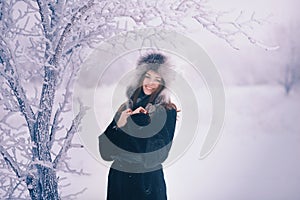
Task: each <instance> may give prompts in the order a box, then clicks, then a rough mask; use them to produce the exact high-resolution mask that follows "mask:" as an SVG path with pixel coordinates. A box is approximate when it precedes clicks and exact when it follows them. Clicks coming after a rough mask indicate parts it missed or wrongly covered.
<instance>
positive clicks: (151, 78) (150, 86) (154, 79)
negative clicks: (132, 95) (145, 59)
mask: <svg viewBox="0 0 300 200" xmlns="http://www.w3.org/2000/svg"><path fill="white" fill-rule="evenodd" d="M161 83H162V78H161V76H160V75H159V74H158V73H156V72H155V71H153V70H149V71H147V72H146V74H145V78H144V81H143V91H144V93H145V94H146V95H150V94H152V93H153V92H155V91H156V90H157V88H158V87H159V85H160V84H161Z"/></svg>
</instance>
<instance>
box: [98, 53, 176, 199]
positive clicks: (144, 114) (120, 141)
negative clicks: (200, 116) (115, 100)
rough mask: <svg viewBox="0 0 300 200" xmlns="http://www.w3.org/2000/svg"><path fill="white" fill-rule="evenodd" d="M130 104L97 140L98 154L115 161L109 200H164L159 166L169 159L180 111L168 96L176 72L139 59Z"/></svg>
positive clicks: (157, 60) (161, 60) (158, 57)
mask: <svg viewBox="0 0 300 200" xmlns="http://www.w3.org/2000/svg"><path fill="white" fill-rule="evenodd" d="M135 72H136V75H137V77H136V79H135V80H136V82H135V83H133V84H131V85H130V86H129V87H128V89H127V96H128V101H127V102H125V103H124V104H122V105H121V106H120V108H119V110H118V111H117V113H116V114H115V117H114V120H113V121H112V122H111V123H110V125H109V126H108V127H107V128H106V130H105V131H104V133H103V134H101V135H100V136H99V150H100V155H101V157H102V158H103V159H104V160H106V161H113V164H112V165H111V168H110V171H109V175H108V188H107V200H135V199H136V200H165V199H167V195H166V184H165V180H164V174H163V170H162V165H161V163H162V162H163V161H164V160H165V159H166V158H167V156H168V152H169V150H170V147H171V143H172V140H173V136H174V131H175V125H176V116H177V111H176V106H175V105H174V104H173V103H171V101H170V99H169V97H168V95H167V88H166V86H167V84H168V83H169V82H170V77H172V74H173V71H172V70H171V69H170V65H169V64H168V63H167V61H166V57H165V56H164V55H162V54H160V53H152V54H149V55H146V56H144V57H141V58H140V60H139V61H138V65H137V68H136V71H135Z"/></svg>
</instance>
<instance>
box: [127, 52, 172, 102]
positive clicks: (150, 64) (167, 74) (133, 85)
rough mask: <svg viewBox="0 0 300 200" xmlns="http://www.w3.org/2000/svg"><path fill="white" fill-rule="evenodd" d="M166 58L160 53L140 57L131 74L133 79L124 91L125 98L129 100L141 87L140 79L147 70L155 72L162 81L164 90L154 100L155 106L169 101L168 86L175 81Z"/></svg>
mask: <svg viewBox="0 0 300 200" xmlns="http://www.w3.org/2000/svg"><path fill="white" fill-rule="evenodd" d="M172 68H173V66H172V65H171V64H170V63H169V61H168V58H167V57H166V56H165V55H163V54H161V53H150V54H147V55H145V56H142V57H141V58H140V59H139V60H138V63H137V67H136V68H135V70H134V72H133V77H132V79H131V82H130V84H129V86H128V87H127V90H126V96H127V98H128V99H130V98H131V97H132V95H133V93H134V91H135V90H136V89H137V88H138V87H140V86H141V78H142V77H143V76H144V75H145V73H146V72H147V71H149V70H153V71H155V72H157V73H158V74H159V75H160V76H161V77H162V80H163V84H164V86H165V88H164V89H163V90H162V91H161V92H160V94H159V95H158V97H157V98H156V99H155V104H162V103H166V102H169V101H170V90H169V88H170V86H171V84H172V82H173V81H174V80H175V77H176V72H175V71H174V70H173V69H172Z"/></svg>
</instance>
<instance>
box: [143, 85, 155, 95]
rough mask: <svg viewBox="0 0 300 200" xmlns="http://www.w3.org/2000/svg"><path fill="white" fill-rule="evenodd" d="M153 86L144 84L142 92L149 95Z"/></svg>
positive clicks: (152, 90)
mask: <svg viewBox="0 0 300 200" xmlns="http://www.w3.org/2000/svg"><path fill="white" fill-rule="evenodd" d="M154 90H155V88H152V87H150V86H147V85H144V92H145V93H146V94H147V95H149V94H151V93H152V92H154Z"/></svg>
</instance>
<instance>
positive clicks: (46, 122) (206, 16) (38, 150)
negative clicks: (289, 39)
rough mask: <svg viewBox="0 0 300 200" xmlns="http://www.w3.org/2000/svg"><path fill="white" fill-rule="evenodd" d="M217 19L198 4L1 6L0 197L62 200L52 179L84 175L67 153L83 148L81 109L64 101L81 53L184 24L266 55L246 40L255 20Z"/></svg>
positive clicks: (3, 2)
mask: <svg viewBox="0 0 300 200" xmlns="http://www.w3.org/2000/svg"><path fill="white" fill-rule="evenodd" d="M224 15H226V13H223V12H215V11H213V10H212V9H211V8H210V7H209V6H208V4H207V2H206V1H205V0H193V1H192V0H175V1H174V0H165V1H159V0H157V1H153V0H151V1H147V0H131V1H128V0H101V1H100V0H89V1H87V2H86V1H82V0H23V1H19V0H0V82H1V84H0V108H1V110H0V113H1V117H0V131H1V134H0V153H1V159H0V168H1V172H0V198H1V199H14V198H18V199H22V198H24V199H26V198H29V196H30V198H31V199H59V198H63V196H62V194H61V193H60V191H59V185H61V183H60V181H61V178H59V176H58V173H59V172H70V173H78V174H82V173H83V172H82V171H80V170H74V169H71V167H70V166H69V165H68V159H70V158H69V157H68V156H67V152H68V150H70V149H71V148H73V147H82V146H81V145H78V144H73V143H72V138H73V136H74V134H75V133H76V132H77V131H78V128H79V126H80V121H81V119H82V117H83V116H84V113H85V110H86V108H85V107H84V105H82V106H81V108H80V111H79V112H78V113H77V115H75V116H74V117H73V116H72V117H73V119H72V118H70V116H71V115H70V113H71V105H70V97H71V96H72V85H73V82H74V79H75V78H76V75H77V73H78V71H79V69H80V64H81V63H82V61H83V60H84V58H85V55H86V52H87V50H88V49H91V48H93V47H95V46H96V45H97V44H99V43H100V42H101V41H104V40H106V39H108V38H110V37H112V36H114V35H116V34H118V33H120V32H123V31H128V30H135V29H136V28H147V27H159V28H164V29H173V30H178V31H185V30H188V29H189V28H190V27H189V25H188V23H187V22H188V21H193V22H196V24H198V25H199V28H201V27H202V28H204V29H205V30H208V31H209V32H211V33H212V34H214V35H215V36H217V37H219V38H221V39H224V40H225V41H226V42H227V43H228V44H229V45H231V46H232V47H233V48H237V46H236V44H235V40H234V39H235V37H236V36H237V35H240V36H242V37H245V38H246V39H247V40H249V41H250V42H251V43H253V44H256V45H259V46H262V47H264V48H266V49H268V47H266V46H264V45H263V44H262V43H261V42H259V41H258V40H256V39H255V38H254V37H253V36H252V35H251V26H252V25H254V24H257V23H259V21H258V20H257V19H255V16H254V15H252V16H249V18H248V19H245V18H244V17H241V16H238V17H237V18H234V19H229V20H225V19H226V17H225V18H223V16H224ZM193 26H194V25H193ZM193 28H194V27H193ZM65 198H71V196H69V197H65Z"/></svg>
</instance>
